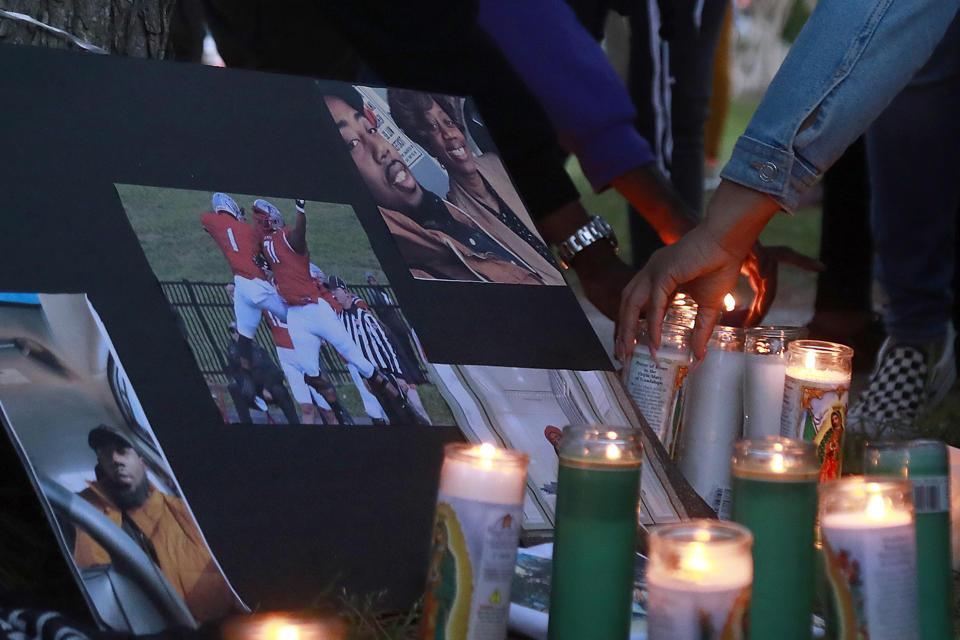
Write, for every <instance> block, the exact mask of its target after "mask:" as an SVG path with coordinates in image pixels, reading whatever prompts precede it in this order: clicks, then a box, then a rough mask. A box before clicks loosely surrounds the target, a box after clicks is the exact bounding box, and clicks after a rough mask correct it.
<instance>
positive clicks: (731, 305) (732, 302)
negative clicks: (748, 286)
mask: <svg viewBox="0 0 960 640" xmlns="http://www.w3.org/2000/svg"><path fill="white" fill-rule="evenodd" d="M723 307H724V309H726V310H727V311H733V310H734V309H736V307H737V301H736V299H735V298H734V297H733V295H731V294H729V293H728V294H727V295H725V296H723Z"/></svg>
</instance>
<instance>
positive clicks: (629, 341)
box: [615, 225, 742, 364]
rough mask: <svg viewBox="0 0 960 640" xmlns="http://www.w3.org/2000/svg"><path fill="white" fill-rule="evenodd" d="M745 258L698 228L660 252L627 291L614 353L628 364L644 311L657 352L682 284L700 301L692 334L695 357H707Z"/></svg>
mask: <svg viewBox="0 0 960 640" xmlns="http://www.w3.org/2000/svg"><path fill="white" fill-rule="evenodd" d="M741 262H742V258H740V257H738V256H735V255H733V254H731V253H730V252H729V251H728V250H727V249H725V248H724V247H723V246H721V244H720V243H719V242H718V241H717V240H716V239H715V238H714V237H713V235H712V233H711V232H710V230H709V229H708V228H707V227H706V226H704V225H700V226H698V227H696V228H695V229H694V230H693V231H691V232H690V233H688V234H687V235H685V236H683V237H682V238H680V239H679V240H678V241H677V242H675V243H674V244H672V245H669V246H666V247H664V248H662V249H659V250H658V251H656V252H655V253H654V254H653V255H652V256H651V257H650V260H649V261H648V262H647V264H646V266H644V268H643V269H642V270H641V271H640V273H638V274H637V275H636V276H634V278H633V280H631V281H630V284H628V285H627V288H626V289H624V291H623V298H622V299H621V302H620V318H619V322H618V326H617V338H616V343H615V354H616V357H617V359H618V360H620V361H621V362H622V363H624V364H626V362H627V361H628V360H629V358H630V356H631V354H632V353H633V347H634V344H635V340H636V335H637V325H638V322H639V320H640V313H641V312H643V311H644V310H646V312H647V322H648V330H649V332H650V339H651V344H652V347H653V348H654V349H656V348H658V347H659V346H660V328H661V326H662V325H663V316H664V314H665V313H666V310H667V305H668V304H669V303H670V299H671V298H672V296H673V294H674V293H675V292H676V291H677V289H678V288H679V287H680V285H683V287H682V288H683V290H684V291H685V292H686V293H689V294H690V295H691V296H693V299H694V300H696V301H697V304H698V305H699V310H698V312H697V322H696V325H695V326H694V329H693V334H692V336H691V346H692V348H693V352H694V355H695V356H696V357H697V358H698V359H699V358H703V356H704V354H705V353H706V350H707V341H708V340H709V339H710V333H711V332H712V331H713V325H714V324H715V323H716V321H717V317H718V316H719V315H720V309H721V306H722V304H723V296H724V295H726V294H727V293H728V292H729V291H730V290H731V289H732V288H733V286H734V285H735V284H736V282H737V274H738V273H739V271H740V264H741Z"/></svg>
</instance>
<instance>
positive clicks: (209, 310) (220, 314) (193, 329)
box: [160, 280, 426, 389]
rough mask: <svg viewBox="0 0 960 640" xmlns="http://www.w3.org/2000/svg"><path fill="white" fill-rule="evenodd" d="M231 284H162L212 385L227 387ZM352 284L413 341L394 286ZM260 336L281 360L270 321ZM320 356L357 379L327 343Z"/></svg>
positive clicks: (335, 377)
mask: <svg viewBox="0 0 960 640" xmlns="http://www.w3.org/2000/svg"><path fill="white" fill-rule="evenodd" d="M226 285H227V283H226V282H192V281H188V280H180V281H173V282H161V283H160V286H161V287H162V289H163V293H164V295H165V296H166V297H167V300H168V301H169V302H170V305H171V306H172V307H173V308H174V310H175V311H176V312H177V315H178V317H179V318H180V322H181V328H182V329H183V333H184V335H186V337H187V342H188V343H189V344H190V348H191V349H193V353H194V356H195V357H196V359H197V365H198V366H199V367H200V371H201V373H203V375H204V377H205V378H206V379H207V382H208V383H209V384H214V385H218V386H221V388H223V389H225V388H226V385H227V383H228V378H227V374H226V368H227V347H228V346H229V344H230V340H231V337H230V334H229V332H228V331H227V327H228V325H229V324H230V323H231V322H233V321H234V319H235V318H234V314H233V299H232V298H231V297H230V294H229V293H228V292H227V289H226ZM347 288H348V289H349V290H350V291H352V292H353V293H355V294H356V295H358V296H360V297H361V298H363V299H364V300H365V301H366V302H367V304H368V305H370V308H371V309H372V310H373V311H374V313H376V314H377V315H378V316H379V317H380V318H381V322H382V321H383V315H385V314H389V315H390V316H391V318H392V319H396V321H399V322H401V323H402V326H403V328H404V329H406V331H404V332H403V335H396V332H394V337H395V339H396V340H410V337H409V335H410V324H409V323H408V322H407V319H406V317H404V315H403V311H402V310H401V309H400V306H399V305H398V304H397V299H396V297H395V296H394V294H393V291H392V290H391V288H390V287H389V286H379V285H378V286H372V285H368V284H348V285H347ZM254 339H255V340H256V342H257V344H259V345H260V346H261V347H263V348H264V349H265V350H266V351H267V353H269V354H270V357H271V358H273V359H274V361H275V362H277V364H278V365H279V361H278V359H277V350H276V348H275V347H276V345H275V344H274V342H273V336H272V335H271V332H270V328H269V327H268V326H267V323H265V322H261V323H260V326H259V327H257V333H256V335H255V336H254ZM411 346H412V352H413V353H414V354H415V356H416V358H417V362H416V365H417V366H418V367H419V368H420V372H421V374H422V375H424V376H426V366H425V364H424V362H423V359H422V357H421V356H420V350H419V348H417V345H416V344H412V345H411ZM320 361H321V363H322V364H323V366H324V368H325V369H326V370H327V372H328V373H329V374H330V377H331V379H332V382H333V383H334V384H337V385H343V384H352V380H351V379H350V373H349V372H348V371H347V366H346V362H344V360H343V359H342V358H341V357H340V355H339V354H338V353H337V352H336V351H335V350H334V349H333V348H332V347H331V346H330V345H329V344H327V343H326V342H324V344H323V347H322V348H321V349H320Z"/></svg>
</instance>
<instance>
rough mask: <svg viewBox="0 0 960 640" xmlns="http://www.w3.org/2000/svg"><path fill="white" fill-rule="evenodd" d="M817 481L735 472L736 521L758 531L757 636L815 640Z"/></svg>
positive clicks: (753, 618) (753, 613) (759, 639)
mask: <svg viewBox="0 0 960 640" xmlns="http://www.w3.org/2000/svg"><path fill="white" fill-rule="evenodd" d="M817 480H818V476H817V475H816V474H814V475H808V476H806V477H805V476H803V475H799V474H798V475H793V474H791V475H787V474H774V473H770V474H763V475H760V474H746V473H744V472H742V471H740V470H734V474H733V517H732V519H733V521H734V522H738V523H740V524H742V525H744V526H745V527H747V528H748V529H750V531H751V532H752V533H753V599H752V602H751V604H750V638H751V639H753V640H764V639H766V638H776V639H777V640H810V635H811V626H810V615H811V611H812V609H813V594H814V584H815V577H816V571H815V567H816V565H815V552H814V538H815V531H814V523H815V521H816V516H817Z"/></svg>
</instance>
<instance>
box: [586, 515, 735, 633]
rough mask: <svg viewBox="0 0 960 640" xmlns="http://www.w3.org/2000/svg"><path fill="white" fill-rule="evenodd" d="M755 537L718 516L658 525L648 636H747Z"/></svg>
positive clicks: (653, 547) (649, 579)
mask: <svg viewBox="0 0 960 640" xmlns="http://www.w3.org/2000/svg"><path fill="white" fill-rule="evenodd" d="M752 541H753V536H752V535H751V534H750V531H748V530H747V529H746V527H743V526H741V525H739V524H735V523H732V522H720V521H718V520H690V521H687V522H677V523H674V524H668V525H663V526H660V527H657V528H656V529H654V530H653V531H652V532H651V533H650V557H649V560H648V564H647V638H648V640H720V639H721V638H723V639H725V638H743V637H744V636H745V635H746V628H745V627H746V624H745V623H746V617H747V616H746V613H747V609H748V607H749V606H750V584H751V580H752V578H753V560H752V559H751V556H750V544H751V542H752ZM583 637H584V638H587V637H591V636H583ZM620 637H621V638H625V637H626V636H620Z"/></svg>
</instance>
